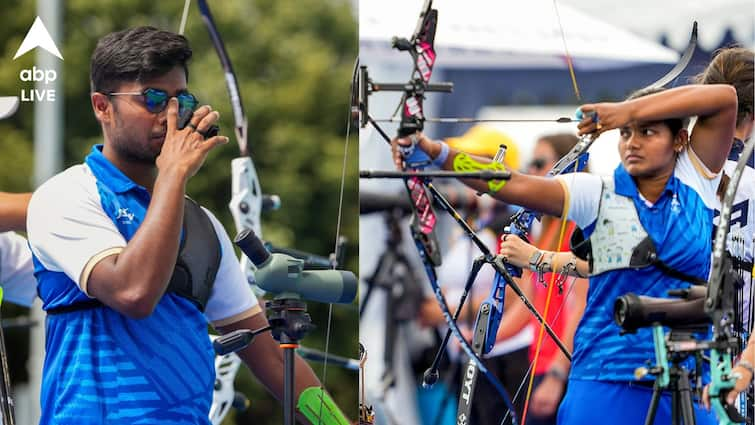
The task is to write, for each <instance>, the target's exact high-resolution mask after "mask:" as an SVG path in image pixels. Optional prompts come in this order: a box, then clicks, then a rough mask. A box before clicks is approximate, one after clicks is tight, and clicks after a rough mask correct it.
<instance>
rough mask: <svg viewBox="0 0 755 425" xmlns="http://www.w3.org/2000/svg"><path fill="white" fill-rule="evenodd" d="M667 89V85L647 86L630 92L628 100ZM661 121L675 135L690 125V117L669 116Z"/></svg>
mask: <svg viewBox="0 0 755 425" xmlns="http://www.w3.org/2000/svg"><path fill="white" fill-rule="evenodd" d="M665 90H666V88H665V87H645V88H644V89H640V90H637V91H635V92H634V93H632V94H630V95H629V96H628V97H627V99H626V100H633V99H637V98H640V97H643V96H649V95H651V94H656V93H660V92H662V91H665ZM659 121H660V122H662V123H664V124H666V126H667V127H668V128H669V129H670V130H671V134H672V135H674V136H676V135H677V134H678V133H679V130H681V129H686V128H687V126H688V125H689V117H681V118H669V119H665V120H659Z"/></svg>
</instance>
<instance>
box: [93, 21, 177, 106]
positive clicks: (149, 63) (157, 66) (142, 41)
mask: <svg viewBox="0 0 755 425" xmlns="http://www.w3.org/2000/svg"><path fill="white" fill-rule="evenodd" d="M190 58H191V48H189V42H188V40H186V37H184V36H182V35H178V34H174V33H172V32H168V31H162V30H159V29H157V28H154V27H138V28H132V29H128V30H123V31H118V32H114V33H110V34H108V35H106V36H104V37H102V38H101V39H100V40H99V42H97V47H96V48H95V49H94V52H93V53H92V62H91V68H90V84H91V88H92V91H95V92H103V93H108V92H110V91H113V90H115V88H116V87H117V86H118V85H119V84H120V83H122V82H131V81H144V80H149V79H150V78H155V77H159V76H160V75H163V74H165V73H167V72H169V71H170V70H171V69H173V68H174V67H176V66H182V67H183V68H184V72H185V73H186V79H187V80H188V79H189V69H188V68H187V66H186V63H187V62H188V61H189V59H190Z"/></svg>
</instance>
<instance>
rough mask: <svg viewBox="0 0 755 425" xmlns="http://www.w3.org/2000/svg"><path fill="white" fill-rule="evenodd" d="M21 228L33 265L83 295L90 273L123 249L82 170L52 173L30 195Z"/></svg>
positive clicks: (92, 182) (90, 179) (92, 181)
mask: <svg viewBox="0 0 755 425" xmlns="http://www.w3.org/2000/svg"><path fill="white" fill-rule="evenodd" d="M26 228H27V233H28V237H29V246H30V247H31V250H32V252H33V253H34V255H35V256H36V257H37V260H38V261H39V262H40V263H41V264H42V265H43V266H44V267H45V268H46V269H47V270H50V271H55V272H63V273H65V274H66V275H67V276H68V277H69V278H70V279H71V280H73V281H74V282H75V283H76V284H77V285H78V286H79V288H81V290H82V291H84V293H86V281H87V278H88V276H89V272H91V270H92V268H94V266H95V265H96V264H97V263H98V262H99V261H100V260H102V259H103V258H106V257H108V256H110V255H114V254H118V253H120V252H121V251H123V249H124V248H125V247H126V240H125V239H124V237H123V236H122V235H121V234H120V232H119V231H118V229H117V228H116V227H115V224H114V223H113V221H112V220H111V218H110V217H108V215H107V214H106V213H105V211H104V210H103V209H102V204H101V201H100V195H99V193H98V190H97V184H96V180H95V179H94V176H92V175H91V173H90V172H88V169H87V168H86V167H85V166H83V165H79V166H74V167H72V168H69V169H68V170H66V171H64V172H63V173H61V174H58V175H57V176H55V177H53V178H52V179H51V180H49V181H48V182H46V183H45V184H43V185H42V186H40V187H39V189H37V191H36V192H34V195H33V196H32V198H31V201H30V202H29V209H28V212H27V219H26Z"/></svg>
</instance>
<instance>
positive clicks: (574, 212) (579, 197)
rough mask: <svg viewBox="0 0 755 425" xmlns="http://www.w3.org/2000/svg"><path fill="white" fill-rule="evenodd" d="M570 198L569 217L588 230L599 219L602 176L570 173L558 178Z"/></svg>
mask: <svg viewBox="0 0 755 425" xmlns="http://www.w3.org/2000/svg"><path fill="white" fill-rule="evenodd" d="M556 178H557V179H558V180H559V181H560V182H561V184H562V186H563V187H564V190H566V191H567V193H568V197H569V211H568V213H567V217H568V218H569V219H570V220H572V221H574V222H575V223H576V224H577V226H579V228H581V229H586V228H587V227H588V226H590V225H591V224H593V223H594V222H595V220H596V219H597V217H598V207H599V206H600V194H601V192H602V187H603V183H602V180H601V178H600V176H596V175H593V174H588V173H569V174H563V175H559V176H556Z"/></svg>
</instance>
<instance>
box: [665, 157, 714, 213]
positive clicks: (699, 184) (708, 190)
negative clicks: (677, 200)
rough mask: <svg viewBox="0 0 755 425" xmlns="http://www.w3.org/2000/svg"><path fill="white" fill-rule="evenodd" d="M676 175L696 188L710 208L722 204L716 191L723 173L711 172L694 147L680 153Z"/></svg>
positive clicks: (675, 170)
mask: <svg viewBox="0 0 755 425" xmlns="http://www.w3.org/2000/svg"><path fill="white" fill-rule="evenodd" d="M674 175H675V176H676V177H677V178H678V179H679V180H680V181H681V182H682V183H684V184H686V185H687V186H689V187H691V188H692V189H694V190H695V191H696V192H697V193H698V194H699V195H700V198H701V199H702V200H703V202H704V203H705V205H706V206H707V207H708V208H710V209H716V208H717V207H718V206H719V205H720V200H719V199H718V195H717V194H716V193H717V192H718V185H719V184H720V183H721V173H713V172H711V171H710V170H709V169H708V168H707V167H706V166H705V164H703V163H702V161H701V160H700V159H699V158H698V157H697V155H696V154H695V152H694V151H693V150H692V148H688V149H685V150H683V151H682V153H680V154H679V158H677V160H676V168H675V169H674Z"/></svg>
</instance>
